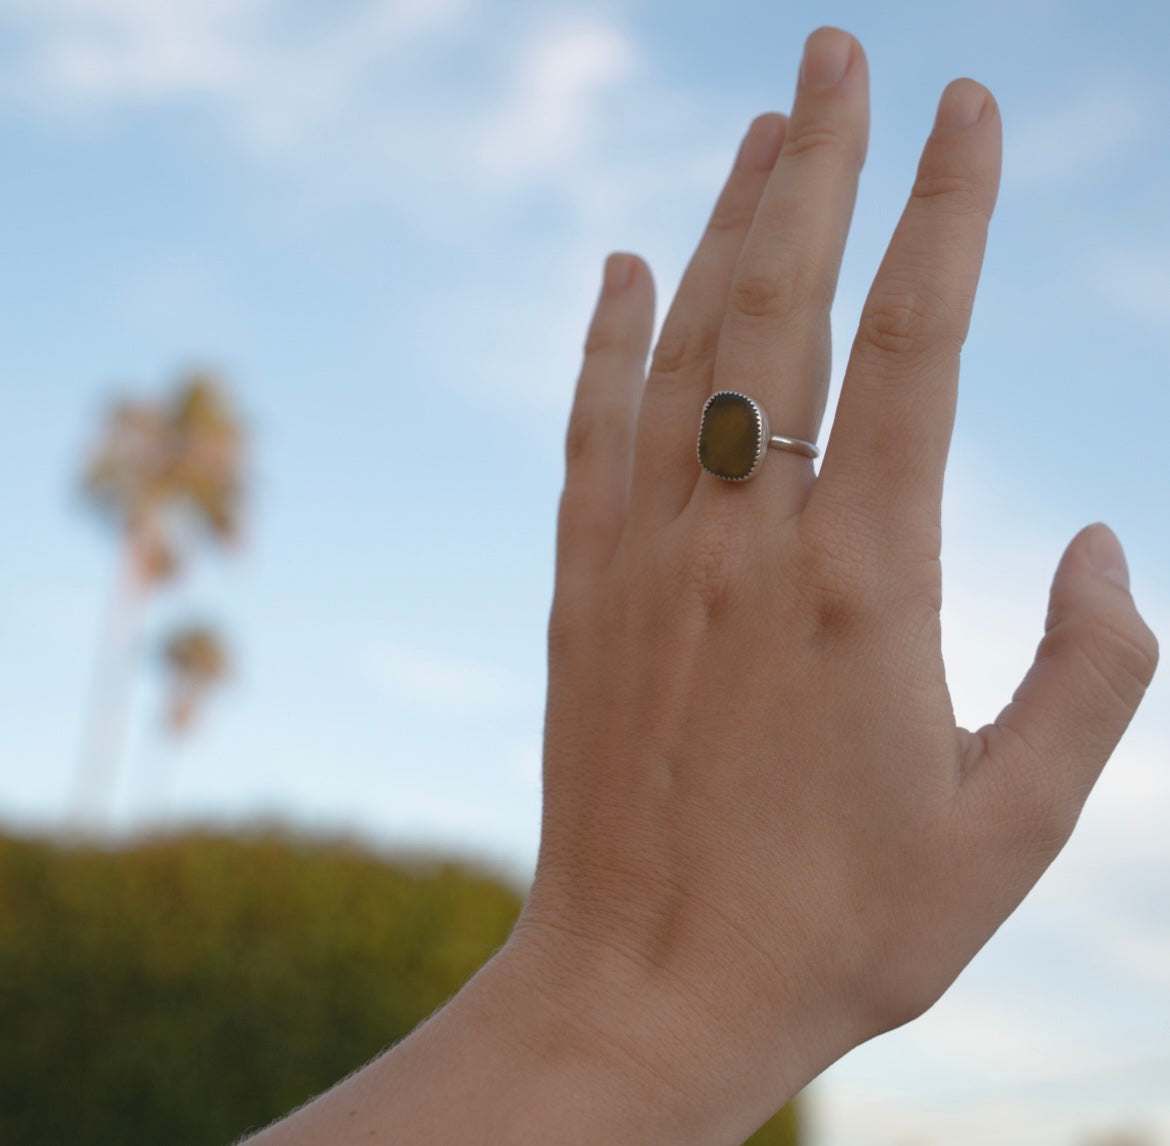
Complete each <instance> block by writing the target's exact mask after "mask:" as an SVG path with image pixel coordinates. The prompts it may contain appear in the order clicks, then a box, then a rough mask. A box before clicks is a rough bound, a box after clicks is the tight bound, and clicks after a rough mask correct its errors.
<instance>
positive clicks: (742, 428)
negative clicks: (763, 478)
mask: <svg viewBox="0 0 1170 1146" xmlns="http://www.w3.org/2000/svg"><path fill="white" fill-rule="evenodd" d="M769 446H771V447H772V448H773V449H775V450H787V451H789V452H790V453H794V454H801V455H802V456H804V457H806V458H815V457H817V456H818V455H819V454H820V452H821V451H820V450H818V449H817V447H816V446H815V445H813V443H812V442H806V441H805V440H804V439H803V438H787V437H785V436H784V435H783V434H773V433H772V431H771V427H770V426H769V424H768V415H767V413H766V412H765V410H764V408H763V406H761V405H760V404H759V402H757V401H756V400H755V399H754V398H749V397H748V396H747V395H746V394H741V393H739V391H738V390H716V391H715V393H714V394H712V395H711V397H710V398H708V399H707V401H706V403H705V404H704V406H703V416H702V417H701V418H700V419H699V445H698V449H699V465H701V466H702V467H703V469H705V470H706V471H707V472H708V473H709V474H714V475H715V477H718V478H723V479H724V480H725V481H747V479H748V478H750V477H754V476H755V474H756V473H757V472H758V470H759V468H760V466H761V465H762V464H763V461H764V455H765V454H766V453H767V452H768V447H769Z"/></svg>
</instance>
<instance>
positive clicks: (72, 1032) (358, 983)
mask: <svg viewBox="0 0 1170 1146" xmlns="http://www.w3.org/2000/svg"><path fill="white" fill-rule="evenodd" d="M520 904H521V896H520V894H519V893H518V892H517V891H516V890H515V889H513V888H511V887H508V886H507V885H506V884H505V883H503V882H501V881H500V880H498V879H495V878H493V877H491V876H489V875H487V874H485V873H483V872H479V871H477V870H475V869H473V868H471V867H469V866H467V865H464V864H459V863H454V862H441V861H427V860H421V859H401V860H396V861H394V862H389V861H387V860H386V859H384V858H381V857H379V856H376V855H374V854H371V853H370V852H368V851H364V850H362V849H361V848H359V847H358V846H357V845H355V844H352V843H347V842H344V841H322V840H312V839H305V838H300V837H296V836H293V835H290V834H288V833H284V832H280V831H277V830H267V831H262V832H257V833H255V834H252V835H244V836H236V837H232V836H227V835H223V834H216V833H212V832H192V833H187V834H184V835H181V836H172V837H167V838H159V839H154V840H147V841H144V842H139V843H137V844H133V845H130V846H127V847H124V848H119V849H109V848H101V847H97V846H65V845H62V844H57V843H53V842H50V841H46V840H36V839H22V838H15V837H12V836H4V835H0V1032H3V1037H2V1038H0V1142H3V1143H5V1144H6V1146H34V1144H35V1146H43V1144H45V1143H51V1142H68V1143H70V1144H71V1146H114V1144H117V1146H125V1144H126V1143H131V1142H142V1143H147V1142H167V1143H169V1144H171V1146H226V1144H227V1143H230V1142H233V1141H235V1140H236V1139H238V1138H239V1137H240V1136H242V1135H243V1134H245V1133H246V1132H248V1131H251V1130H255V1129H257V1128H259V1127H261V1126H264V1125H266V1124H267V1123H269V1122H270V1121H272V1120H273V1119H274V1118H277V1117H279V1116H280V1115H282V1114H285V1113H287V1112H288V1111H290V1110H292V1109H293V1108H294V1107H296V1106H299V1105H300V1104H301V1103H303V1102H305V1101H307V1100H308V1099H309V1098H311V1097H312V1096H313V1095H315V1094H318V1093H320V1092H321V1091H322V1090H325V1089H326V1088H327V1087H329V1086H331V1085H332V1084H333V1083H334V1082H336V1081H337V1080H338V1079H340V1078H342V1077H343V1076H344V1075H346V1074H348V1073H350V1072H351V1071H353V1070H354V1069H355V1068H357V1067H359V1066H360V1065H362V1064H363V1063H364V1062H367V1061H368V1060H369V1059H371V1058H372V1057H374V1056H375V1055H376V1054H377V1053H378V1052H380V1051H381V1050H382V1049H384V1048H385V1047H387V1046H388V1045H390V1044H392V1043H394V1042H396V1041H397V1040H399V1039H401V1038H403V1037H404V1036H405V1035H407V1034H408V1033H409V1032H410V1031H411V1029H412V1028H413V1027H415V1026H416V1025H417V1024H418V1023H419V1022H420V1021H422V1020H423V1019H424V1018H426V1017H427V1015H429V1014H430V1013H431V1012H432V1011H434V1010H435V1008H436V1007H438V1006H439V1005H440V1004H441V1003H443V1001H444V1000H446V999H447V998H449V997H450V996H451V995H452V994H454V992H455V991H456V990H458V988H459V987H460V986H461V985H462V984H463V982H464V981H465V980H466V979H467V978H468V977H469V976H470V975H471V974H472V973H473V972H474V971H475V970H476V968H477V967H479V966H480V964H481V963H483V962H484V960H485V959H487V958H488V956H490V955H491V954H492V952H493V951H494V950H496V949H497V948H498V947H499V946H500V944H502V943H503V941H504V939H505V938H506V937H507V934H508V932H509V930H510V929H511V926H512V923H513V921H514V920H515V917H516V914H517V912H518V911H519V908H520ZM750 1141H751V1142H752V1143H753V1144H754V1146H791V1144H794V1143H795V1142H796V1131H795V1120H794V1116H793V1115H792V1113H791V1111H790V1110H788V1109H786V1110H785V1111H782V1112H781V1114H780V1115H778V1116H777V1118H776V1119H773V1120H772V1122H770V1123H769V1124H768V1125H767V1126H766V1127H765V1128H764V1129H762V1130H761V1131H760V1132H759V1133H758V1134H756V1135H753V1137H752V1138H751V1139H750Z"/></svg>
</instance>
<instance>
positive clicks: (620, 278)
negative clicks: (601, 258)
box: [601, 252, 634, 298]
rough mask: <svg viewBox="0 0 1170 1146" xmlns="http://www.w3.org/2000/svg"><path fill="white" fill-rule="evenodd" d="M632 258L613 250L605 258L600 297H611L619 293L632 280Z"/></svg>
mask: <svg viewBox="0 0 1170 1146" xmlns="http://www.w3.org/2000/svg"><path fill="white" fill-rule="evenodd" d="M633 278H634V260H633V259H632V258H631V257H630V256H629V255H623V254H620V253H617V252H615V253H614V254H612V255H610V256H609V258H607V259H606V260H605V275H604V277H603V280H602V284H601V297H602V298H613V296H614V295H617V294H621V292H622V291H624V290H625V289H626V287H628V286H629V285H630V283H631V282H632V281H633Z"/></svg>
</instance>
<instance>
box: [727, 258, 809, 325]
mask: <svg viewBox="0 0 1170 1146" xmlns="http://www.w3.org/2000/svg"><path fill="white" fill-rule="evenodd" d="M798 277H799V276H798V275H796V274H793V273H780V272H779V271H778V270H776V269H773V268H762V267H749V268H747V269H745V270H744V271H743V272H741V273H740V274H738V275H736V277H735V281H734V282H733V283H732V284H731V298H730V302H731V306H732V308H733V309H734V310H735V311H736V312H737V313H739V314H741V315H744V316H745V317H747V318H770V319H775V318H781V317H784V316H786V315H789V314H790V313H791V312H792V310H793V307H794V305H795V302H796V300H797V298H799V297H800V291H799V287H798Z"/></svg>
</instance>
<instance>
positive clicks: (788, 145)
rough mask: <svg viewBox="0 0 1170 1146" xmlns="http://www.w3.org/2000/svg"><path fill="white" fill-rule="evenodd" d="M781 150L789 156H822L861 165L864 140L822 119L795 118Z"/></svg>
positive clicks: (852, 132)
mask: <svg viewBox="0 0 1170 1146" xmlns="http://www.w3.org/2000/svg"><path fill="white" fill-rule="evenodd" d="M784 153H785V155H787V156H789V157H792V158H796V159H799V158H802V157H805V156H816V157H818V158H819V157H821V156H825V157H826V158H828V159H829V160H831V161H836V160H844V161H846V162H848V163H851V164H854V165H855V166H857V167H858V168H860V167H861V164H862V162H863V161H864V158H865V154H864V153H865V144H864V140H863V139H862V138H861V137H860V136H859V135H858V133H857V132H855V131H852V130H849V129H848V128H846V127H845V126H843V125H842V124H839V123H834V122H832V121H826V120H825V119H823V118H822V119H809V120H799V121H794V122H793V123H792V124H790V125H789V129H788V135H787V136H786V137H785V140H784Z"/></svg>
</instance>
